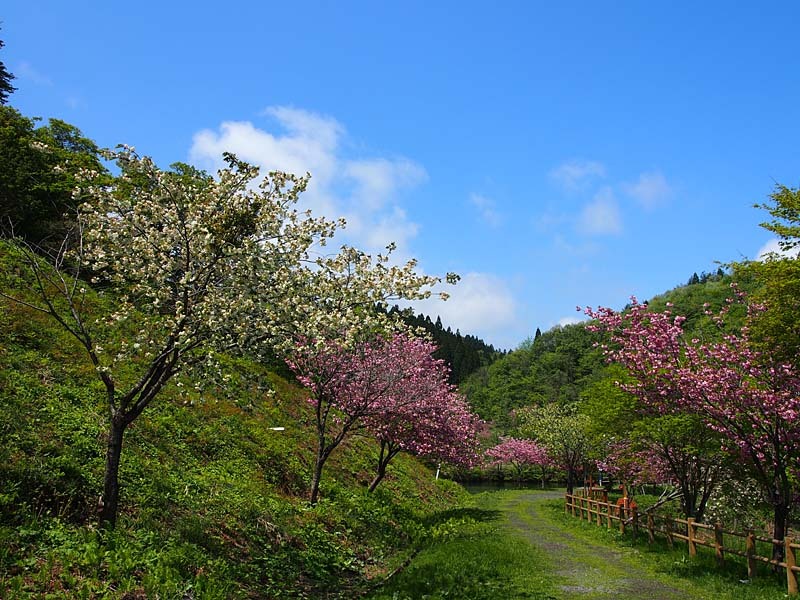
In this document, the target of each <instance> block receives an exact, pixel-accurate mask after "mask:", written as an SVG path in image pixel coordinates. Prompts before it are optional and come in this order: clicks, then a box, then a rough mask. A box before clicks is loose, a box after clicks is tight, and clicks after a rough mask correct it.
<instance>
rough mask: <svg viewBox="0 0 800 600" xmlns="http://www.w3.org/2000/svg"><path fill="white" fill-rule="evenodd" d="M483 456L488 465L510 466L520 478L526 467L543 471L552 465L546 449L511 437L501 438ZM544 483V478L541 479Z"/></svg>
mask: <svg viewBox="0 0 800 600" xmlns="http://www.w3.org/2000/svg"><path fill="white" fill-rule="evenodd" d="M485 455H486V457H487V458H488V459H490V460H489V464H490V465H511V466H512V467H514V469H516V471H517V477H522V469H523V468H524V467H525V466H526V465H530V466H538V467H541V468H543V469H545V468H547V467H548V466H550V465H552V460H551V459H550V457H549V456H548V454H547V449H546V448H544V446H540V445H539V444H537V443H536V442H534V441H533V440H524V439H518V438H513V437H506V438H501V440H500V443H499V444H497V445H496V446H493V447H492V448H489V449H488V450H486V452H485ZM542 480H543V481H544V477H543V478H542Z"/></svg>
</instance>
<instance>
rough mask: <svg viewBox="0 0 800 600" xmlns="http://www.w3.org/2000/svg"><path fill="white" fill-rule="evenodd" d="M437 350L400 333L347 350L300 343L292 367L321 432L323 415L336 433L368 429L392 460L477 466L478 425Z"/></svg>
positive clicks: (330, 343) (479, 426)
mask: <svg viewBox="0 0 800 600" xmlns="http://www.w3.org/2000/svg"><path fill="white" fill-rule="evenodd" d="M435 350H436V346H435V345H434V344H432V343H431V342H429V341H426V340H424V339H420V338H417V337H413V336H410V335H406V334H400V333H397V334H394V335H392V336H390V337H386V338H383V337H377V338H374V339H372V340H370V341H366V342H362V343H358V344H355V345H354V346H353V347H351V348H345V347H343V346H342V345H341V344H339V343H337V342H328V343H326V344H325V345H323V346H322V348H321V349H320V348H319V347H318V346H317V345H312V344H303V345H301V346H299V347H298V351H297V352H296V354H295V356H294V357H293V359H292V360H291V361H288V364H289V366H290V368H291V369H292V370H293V371H294V372H295V373H296V374H297V378H298V380H299V381H300V382H301V383H303V385H305V386H306V387H308V389H309V390H311V392H312V394H313V395H312V397H311V399H310V401H311V402H312V403H313V404H314V406H315V407H316V409H317V411H318V415H319V418H320V419H322V423H323V426H326V420H327V418H328V414H329V411H331V410H334V411H335V412H336V413H337V417H338V422H339V427H340V430H341V429H343V428H344V429H350V428H358V429H367V430H368V431H370V432H371V433H372V434H373V435H374V436H375V437H376V438H377V439H378V441H380V442H381V443H382V444H385V445H386V446H387V447H388V449H389V451H390V452H391V453H392V456H393V455H394V454H396V453H397V452H399V451H406V452H410V453H413V454H416V455H419V456H425V457H431V458H434V459H437V460H441V461H446V462H451V463H455V464H460V465H473V464H475V463H476V461H477V451H478V447H479V441H478V434H479V431H480V429H481V421H480V420H479V419H478V418H477V417H476V416H475V415H474V414H472V412H471V411H470V409H469V406H468V404H467V402H466V400H465V399H464V398H463V396H461V395H460V394H459V393H457V392H456V390H455V388H454V387H453V386H451V385H450V384H449V383H448V376H449V369H448V367H447V365H446V363H445V362H444V361H442V360H439V359H436V358H434V357H433V352H434V351H435Z"/></svg>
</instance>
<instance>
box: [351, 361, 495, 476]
mask: <svg viewBox="0 0 800 600" xmlns="http://www.w3.org/2000/svg"><path fill="white" fill-rule="evenodd" d="M447 378H448V369H447V368H446V366H445V365H444V364H443V363H442V362H441V361H437V365H436V367H435V368H434V369H433V370H432V372H431V373H430V374H429V378H426V379H424V380H422V381H420V380H417V381H416V382H415V381H408V382H405V384H406V385H404V386H402V387H403V388H404V389H402V390H400V394H399V395H398V397H397V398H396V399H395V400H393V402H392V403H391V404H390V405H389V406H388V407H387V409H386V410H385V411H382V412H379V413H377V414H375V415H373V416H371V417H369V418H368V419H367V428H368V429H369V430H370V431H371V432H372V433H373V435H374V436H375V438H376V439H377V440H378V442H379V443H380V447H381V449H380V455H379V457H378V469H377V472H376V474H375V478H374V479H373V480H372V483H370V486H369V491H373V490H374V489H375V488H376V487H377V486H378V484H379V483H380V482H381V481H382V480H383V478H384V477H385V475H386V468H387V466H388V465H389V463H390V462H391V461H392V459H393V458H394V457H395V456H397V455H398V454H399V453H400V452H408V453H410V454H414V455H416V456H420V457H424V458H429V459H432V460H436V461H438V462H446V463H450V464H453V465H459V466H465V467H471V466H474V465H475V464H477V462H478V448H479V446H480V442H479V434H480V430H481V425H482V421H481V420H480V419H479V418H478V417H477V416H476V415H475V414H473V413H472V411H471V410H470V407H469V405H468V404H467V402H466V400H465V399H464V397H463V396H462V395H461V394H459V393H457V392H456V391H455V390H454V389H453V388H452V386H450V385H449V384H448V383H447Z"/></svg>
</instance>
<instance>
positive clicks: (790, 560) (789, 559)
mask: <svg viewBox="0 0 800 600" xmlns="http://www.w3.org/2000/svg"><path fill="white" fill-rule="evenodd" d="M783 543H784V545H785V547H786V587H787V590H788V592H789V595H790V596H796V595H797V573H795V572H794V569H793V568H792V567H794V566H796V565H797V558H796V557H795V554H794V548H792V538H790V537H786V538H784V540H783Z"/></svg>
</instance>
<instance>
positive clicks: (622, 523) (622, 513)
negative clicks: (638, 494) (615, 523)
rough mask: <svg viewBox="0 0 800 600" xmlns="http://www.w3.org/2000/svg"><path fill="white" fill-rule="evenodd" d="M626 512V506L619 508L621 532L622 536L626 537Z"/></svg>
mask: <svg viewBox="0 0 800 600" xmlns="http://www.w3.org/2000/svg"><path fill="white" fill-rule="evenodd" d="M626 512H627V511H626V510H625V505H624V504H623V505H622V506H620V507H619V532H620V533H621V534H622V535H625V514H626Z"/></svg>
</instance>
